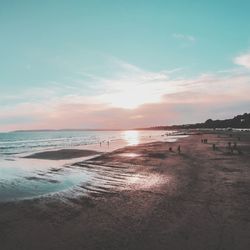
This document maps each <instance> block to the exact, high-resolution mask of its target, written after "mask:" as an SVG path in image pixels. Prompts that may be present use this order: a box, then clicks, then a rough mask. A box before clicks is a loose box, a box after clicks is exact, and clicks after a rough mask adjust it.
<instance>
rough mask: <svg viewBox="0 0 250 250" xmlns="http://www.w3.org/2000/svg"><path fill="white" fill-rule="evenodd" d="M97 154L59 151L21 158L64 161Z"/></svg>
mask: <svg viewBox="0 0 250 250" xmlns="http://www.w3.org/2000/svg"><path fill="white" fill-rule="evenodd" d="M97 154H100V152H97V151H94V150H81V149H60V150H53V151H44V152H39V153H35V154H31V155H28V156H24V157H23V158H30V159H41V160H65V159H73V158H79V157H86V156H91V155H97Z"/></svg>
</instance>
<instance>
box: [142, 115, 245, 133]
mask: <svg viewBox="0 0 250 250" xmlns="http://www.w3.org/2000/svg"><path fill="white" fill-rule="evenodd" d="M196 128H197V129H198V128H209V129H215V128H242V129H244V128H250V113H249V114H248V113H245V114H243V115H237V116H235V117H234V118H232V119H225V120H212V119H208V120H206V121H205V122H203V123H195V124H183V125H171V126H156V127H150V128H139V129H138V130H171V129H196Z"/></svg>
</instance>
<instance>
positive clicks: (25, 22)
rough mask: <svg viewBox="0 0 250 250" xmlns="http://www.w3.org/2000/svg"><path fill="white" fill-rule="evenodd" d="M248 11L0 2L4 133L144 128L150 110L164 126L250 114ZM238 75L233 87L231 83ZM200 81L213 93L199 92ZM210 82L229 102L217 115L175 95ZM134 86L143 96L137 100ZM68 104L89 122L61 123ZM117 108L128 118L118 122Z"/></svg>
mask: <svg viewBox="0 0 250 250" xmlns="http://www.w3.org/2000/svg"><path fill="white" fill-rule="evenodd" d="M249 10H250V2H249V1H242V0H241V1H236V0H235V1H232V0H231V1H230V0H227V1H201V0H200V1H194V0H193V1H192V0H189V1H188V0H186V1H184V0H182V1H180V0H179V1H173V0H172V1H167V0H165V1H163V0H162V1H161V0H154V1H149V0H144V1H142V0H133V1H132V0H126V1H121V0H105V1H101V0H99V1H97V0H89V1H87V0H82V1H76V0H72V1H69V0H68V1H66V0H49V1H46V0H45V1H34V0H33V1H32V0H31V1H26V0H23V1H3V0H1V1H0V30H1V39H0V55H1V60H0V87H1V93H0V97H1V99H0V130H9V129H18V128H27V129H29V128H44V127H48V128H49V127H53V126H55V127H56V128H57V127H58V128H59V127H61V126H64V125H65V126H67V127H82V128H84V127H89V126H90V127H93V126H94V127H101V126H105V127H106V126H109V127H114V126H118V127H123V126H124V125H125V126H126V127H133V126H144V125H145V126H147V125H152V119H153V117H152V114H151V113H150V112H148V111H149V110H151V109H150V108H154V109H156V110H157V111H159V114H160V113H161V112H163V111H164V110H166V112H167V113H168V114H169V116H166V117H161V116H160V115H159V117H157V119H156V121H157V123H158V124H172V123H179V122H180V123H182V122H196V121H200V120H201V119H205V118H206V117H208V116H209V117H211V116H212V118H213V117H215V118H217V117H222V118H224V117H227V116H231V115H234V114H237V113H238V112H247V111H249V108H248V107H249V106H248V105H249V102H250V99H248V98H247V97H245V96H244V97H242V96H241V93H243V92H245V91H248V90H249V89H248V87H249V68H250V67H249V65H250V62H249V61H250V59H249V58H250V56H249V55H250V54H249V51H250V50H249V49H250V16H249ZM232 79H233V80H234V83H235V84H236V85H238V88H237V89H236V90H234V88H235V84H233V83H232V84H231V85H230V84H229V85H227V83H226V81H228V82H229V83H230V82H232ZM197 81H198V82H201V81H203V82H204V84H203V85H206V87H202V89H201V88H200V87H198V88H197V85H195V86H193V83H194V82H197ZM221 82H223V83H222V84H221V86H218V84H220V83H221ZM213 84H214V85H215V86H217V87H216V88H214V89H217V90H216V92H213V93H211V95H212V97H214V96H215V95H217V99H219V96H220V97H221V98H222V96H223V98H224V99H225V100H226V102H223V100H222V99H221V100H220V101H219V104H218V105H220V106H218V109H216V108H211V109H209V108H208V106H209V105H208V104H207V103H206V111H205V112H201V111H200V112H197V110H195V106H196V103H195V102H194V103H191V104H190V103H189V105H187V103H184V104H183V101H182V100H183V98H181V99H178V98H179V97H178V96H179V95H180V93H182V94H184V93H186V95H185V96H189V97H190V98H191V99H192V95H196V94H197V93H203V94H204V93H205V92H206V90H207V89H209V90H210V89H211V86H214V85H213ZM239 84H240V85H239ZM137 85H138V86H137ZM127 86H128V87H127ZM133 86H135V88H134V89H135V90H137V91H138V94H139V92H140V94H141V95H142V97H141V98H139V99H140V100H137V101H135V100H132V99H137V96H136V95H135V96H133V94H134V91H133ZM154 86H155V87H154ZM183 86H188V87H186V88H184V87H183ZM144 92H145V93H144ZM236 92H237V93H238V92H241V93H238V94H237V98H236V94H234V93H236ZM130 93H131V94H130ZM151 93H152V95H151ZM160 93H161V94H160ZM123 94H124V95H123ZM167 95H171V98H168V96H167ZM173 95H175V99H174V101H173V100H172V99H173V98H172V96H173ZM130 96H132V98H129V97H130ZM166 96H167V97H166ZM176 96H177V97H176ZM123 98H124V100H122V99H123ZM118 99H119V101H120V100H122V103H121V102H119V101H118ZM217 99H216V100H217ZM126 100H127V101H126ZM169 100H172V101H171V103H170V101H169ZM211 100H212V99H211ZM240 100H242V101H240ZM125 102H127V103H125ZM201 102H203V101H202V100H201ZM213 103H214V102H213ZM174 104H175V105H174ZM203 104H204V103H203ZM86 106H87V107H88V108H87V110H88V111H87V113H86V112H85V111H82V113H81V108H82V107H86ZM157 106H160V107H158V109H157ZM66 107H67V108H66ZM69 107H71V108H72V109H73V107H74V108H76V107H77V108H76V109H78V108H79V110H78V112H79V113H78V115H79V116H80V117H85V118H86V119H80V118H79V119H78V120H77V117H75V118H74V119H73V118H72V117H71V119H70V120H71V121H72V122H71V123H69V122H68V120H69V119H66V120H65V121H64V120H63V118H62V117H60V114H61V115H62V116H64V117H67V115H68V112H69V113H71V112H72V110H71V111H69V109H68V108H69ZM93 107H96V108H94V111H93ZM104 107H105V108H104ZM117 109H118V110H119V109H120V110H119V112H122V113H123V114H124V116H126V117H127V118H128V119H127V121H126V122H124V121H123V122H122V123H121V124H120V123H118V122H117V119H120V118H119V117H117V116H116V111H118V110H117ZM131 109H133V110H131ZM29 110H30V112H29ZM24 111H25V112H24ZM119 112H118V113H119ZM131 113H133V114H131ZM153 113H157V112H153ZM97 114H99V117H102V118H103V116H104V117H107V114H109V120H107V121H106V122H101V120H99V119H97V118H96V117H97ZM103 114H105V115H103ZM170 114H171V115H170ZM187 114H189V115H187ZM49 117H52V118H51V119H49ZM112 117H113V118H112ZM129 117H138V118H131V119H129ZM154 119H155V117H154ZM128 120H129V121H128ZM55 124H56V125H55ZM122 124H123V125H122Z"/></svg>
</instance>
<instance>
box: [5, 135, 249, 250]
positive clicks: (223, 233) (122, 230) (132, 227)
mask: <svg viewBox="0 0 250 250" xmlns="http://www.w3.org/2000/svg"><path fill="white" fill-rule="evenodd" d="M202 133H203V134H202V135H201V134H196V135H192V136H190V137H188V138H183V139H181V141H179V142H176V143H163V142H158V143H157V142H156V143H150V144H144V145H138V146H133V147H126V148H124V149H120V150H116V151H114V152H112V153H108V154H105V155H102V156H100V157H97V158H95V159H92V160H91V161H87V162H85V163H80V164H78V165H79V166H82V167H83V168H84V167H89V166H91V165H92V166H94V165H96V167H97V168H98V166H104V167H105V168H107V172H109V173H111V174H112V171H113V169H119V175H116V178H117V183H118V185H117V188H114V186H112V188H111V187H110V189H109V188H106V189H101V188H100V192H97V193H95V192H93V193H90V194H89V196H87V197H78V198H76V197H75V198H74V197H64V196H51V197H47V198H41V199H36V200H27V201H20V202H16V203H2V204H0V249H1V250H7V249H8V250H9V249H18V250H31V249H32V250H40V249H43V250H46V249H50V250H53V249H60V250H64V249H67V250H70V249H72V250H78V249H79V250H80V249H81V250H82V249H107V250H110V249H170V250H175V249H178V250H182V249H185V250H186V249H190V250H191V249H192V250H196V249H197V250H206V249H211V250H212V249H213V250H214V249H227V250H228V249H229V250H230V249H237V250H247V249H249V247H250V237H249V235H250V135H249V134H247V133H244V136H243V135H241V141H238V134H235V133H234V134H233V137H230V136H229V135H228V132H225V133H220V134H219V133H215V134H212V133H211V134H205V132H202ZM201 138H207V139H208V143H207V144H203V143H201ZM228 141H232V142H233V141H237V143H238V145H239V146H240V148H241V150H242V154H241V155H239V154H238V153H233V154H232V153H231V152H229V150H228V149H227V148H226V146H227V143H228ZM212 143H215V144H216V146H217V147H218V148H217V150H216V151H213V150H212ZM178 145H181V150H182V152H181V154H178V152H176V151H177V150H176V149H177V146H178ZM170 146H172V147H173V150H174V152H169V151H168V148H169V147H170ZM131 153H132V155H130V156H134V157H128V155H124V154H131ZM123 171H126V173H127V172H128V171H130V173H131V174H130V175H131V178H130V179H129V182H128V183H126V185H124V182H119V180H123V178H124V177H123V174H122V173H123ZM138 175H139V176H144V178H141V177H140V178H136V176H138ZM126 180H127V179H126ZM119 183H123V184H121V185H119Z"/></svg>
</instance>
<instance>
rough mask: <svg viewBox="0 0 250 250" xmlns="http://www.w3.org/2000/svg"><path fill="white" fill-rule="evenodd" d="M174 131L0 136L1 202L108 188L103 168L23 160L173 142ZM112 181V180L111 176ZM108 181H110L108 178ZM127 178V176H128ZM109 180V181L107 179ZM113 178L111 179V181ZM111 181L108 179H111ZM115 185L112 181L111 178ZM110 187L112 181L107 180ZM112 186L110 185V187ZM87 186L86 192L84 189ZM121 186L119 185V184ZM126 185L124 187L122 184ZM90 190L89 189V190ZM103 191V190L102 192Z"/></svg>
mask: <svg viewBox="0 0 250 250" xmlns="http://www.w3.org/2000/svg"><path fill="white" fill-rule="evenodd" d="M180 137H182V135H179V134H178V133H177V132H176V131H166V130H165V131H149V130H145V131H136V130H128V131H31V132H28V131H26V132H25V131H17V132H9V133H0V202H10V201H11V202H12V201H17V200H23V199H33V198H39V197H44V196H51V195H55V194H57V195H58V194H64V195H65V193H68V194H69V193H70V192H71V194H70V195H72V193H74V194H75V193H76V192H75V190H78V191H79V190H80V191H79V192H78V193H81V194H82V193H84V194H86V193H87V190H90V189H91V190H92V191H93V192H95V191H97V189H96V188H95V187H97V186H98V190H100V188H101V187H102V186H105V185H107V182H106V181H105V173H106V172H105V171H106V170H105V171H104V170H101V169H102V167H101V166H100V167H98V166H97V167H96V169H98V171H96V169H91V168H81V167H79V166H73V163H75V162H80V161H84V160H87V159H89V158H91V157H93V156H91V157H81V158H75V159H69V160H56V161H55V160H41V159H40V160H39V159H27V158H23V157H24V156H27V155H30V154H34V153H37V152H43V151H51V150H59V149H90V150H96V151H98V152H100V153H97V155H98V154H102V153H105V152H110V151H112V150H115V149H118V148H122V147H125V146H133V145H138V144H140V143H148V142H154V141H168V142H173V141H176V140H178V138H180ZM111 177H112V176H111ZM111 177H110V178H111ZM128 177H129V176H128ZM110 178H109V179H110ZM112 178H113V177H112ZM112 178H111V179H112ZM113 182H114V184H115V178H113ZM108 183H109V185H111V186H112V181H110V180H109V182H108ZM110 183H111V184H110ZM85 185H88V189H85V188H84V187H85ZM121 185H122V184H121ZM124 185H125V183H124ZM90 187H91V188H90ZM104 190H106V188H105V189H104Z"/></svg>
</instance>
